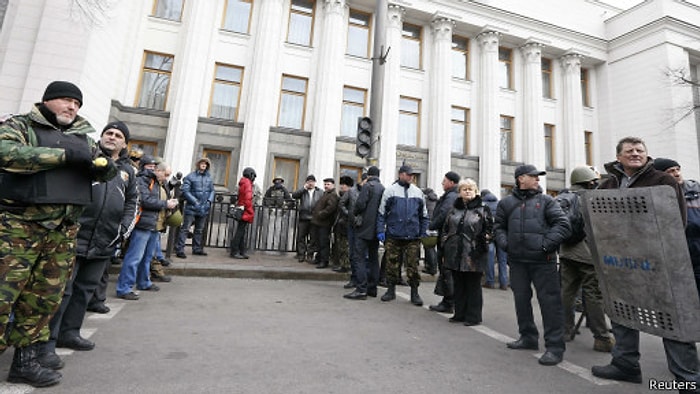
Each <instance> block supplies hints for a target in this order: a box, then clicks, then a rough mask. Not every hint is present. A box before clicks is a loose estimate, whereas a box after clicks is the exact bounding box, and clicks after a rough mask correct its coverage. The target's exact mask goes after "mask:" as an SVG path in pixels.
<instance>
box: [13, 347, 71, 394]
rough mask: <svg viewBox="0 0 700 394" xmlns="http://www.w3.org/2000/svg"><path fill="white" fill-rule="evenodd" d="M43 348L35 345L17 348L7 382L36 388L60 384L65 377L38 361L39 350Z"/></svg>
mask: <svg viewBox="0 0 700 394" xmlns="http://www.w3.org/2000/svg"><path fill="white" fill-rule="evenodd" d="M41 346H43V344H41V343H35V344H32V345H29V346H25V347H22V348H15V354H14V356H13V357H12V366H11V367H10V374H9V375H8V376H7V381H8V382H10V383H25V384H29V385H31V386H34V387H48V386H53V385H54V384H58V383H59V382H60V381H61V378H62V377H63V375H61V373H60V372H57V371H54V370H52V369H49V368H45V367H42V366H41V364H39V362H38V361H37V357H38V349H39V347H41Z"/></svg>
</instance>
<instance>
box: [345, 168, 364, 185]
mask: <svg viewBox="0 0 700 394" xmlns="http://www.w3.org/2000/svg"><path fill="white" fill-rule="evenodd" d="M340 176H349V177H350V178H352V180H353V181H355V183H357V182H359V181H360V180H362V167H355V166H343V165H341V166H340Z"/></svg>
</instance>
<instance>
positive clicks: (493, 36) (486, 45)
mask: <svg viewBox="0 0 700 394" xmlns="http://www.w3.org/2000/svg"><path fill="white" fill-rule="evenodd" d="M500 39H501V33H499V32H497V31H493V30H490V31H485V32H482V33H479V35H478V36H476V41H477V42H478V43H479V46H481V48H482V49H483V50H485V51H497V50H498V43H499V41H500Z"/></svg>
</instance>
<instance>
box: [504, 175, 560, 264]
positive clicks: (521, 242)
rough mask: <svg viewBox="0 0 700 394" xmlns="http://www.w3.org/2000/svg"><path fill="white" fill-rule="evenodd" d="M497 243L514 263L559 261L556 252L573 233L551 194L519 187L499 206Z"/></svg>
mask: <svg viewBox="0 0 700 394" xmlns="http://www.w3.org/2000/svg"><path fill="white" fill-rule="evenodd" d="M494 232H495V236H496V238H495V239H496V244H497V245H498V246H499V247H500V248H502V249H503V250H505V251H506V252H508V260H509V261H510V262H515V263H545V262H555V261H556V251H557V248H558V247H559V244H561V243H562V241H564V240H565V239H566V238H568V237H569V235H570V233H571V225H569V221H568V219H567V218H566V215H565V214H564V211H562V210H561V207H560V206H559V204H558V203H557V202H556V201H554V198H552V196H549V195H547V194H542V189H538V190H520V189H519V188H517V187H516V188H514V189H513V193H512V194H511V195H510V196H508V197H505V198H504V199H502V200H501V201H500V202H499V203H498V208H497V209H496V223H495V225H494Z"/></svg>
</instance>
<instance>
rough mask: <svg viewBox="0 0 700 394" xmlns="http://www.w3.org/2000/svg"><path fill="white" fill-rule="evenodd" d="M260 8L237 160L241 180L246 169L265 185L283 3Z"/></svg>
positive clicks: (280, 0)
mask: <svg viewBox="0 0 700 394" xmlns="http://www.w3.org/2000/svg"><path fill="white" fill-rule="evenodd" d="M255 4H259V5H260V9H259V10H258V21H257V26H258V28H257V30H256V31H255V33H254V35H256V36H257V37H256V39H255V46H254V47H253V49H252V50H253V62H252V65H251V67H249V68H247V69H246V73H250V79H249V80H248V83H249V84H250V86H251V87H252V88H251V89H250V90H249V91H250V93H249V95H248V105H247V109H246V111H245V119H243V122H244V126H243V137H242V139H241V154H240V156H239V160H238V172H237V176H236V178H239V177H240V176H241V174H242V173H243V169H244V168H246V167H252V168H254V169H255V172H256V173H257V176H258V179H259V181H258V182H259V183H260V182H265V179H266V178H265V171H266V170H267V158H268V152H267V148H268V145H269V143H270V141H269V140H270V126H272V125H273V124H274V119H275V109H276V108H277V106H276V105H275V104H273V103H276V102H277V101H278V97H277V95H278V94H279V83H280V79H279V73H278V71H277V64H278V63H279V54H280V52H281V51H282V26H283V25H284V18H285V12H284V0H265V1H260V2H256V3H255Z"/></svg>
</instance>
